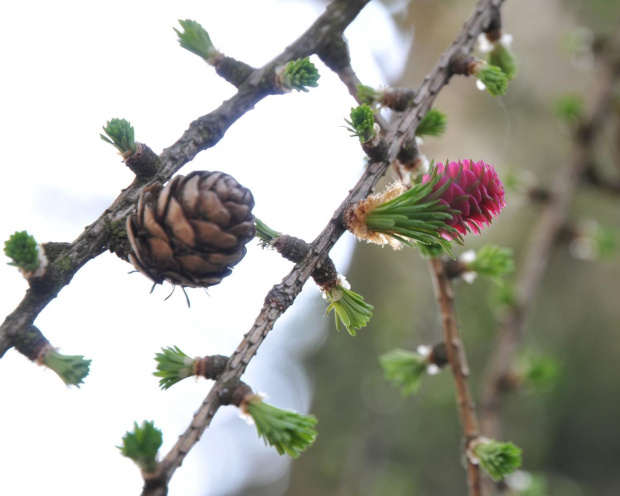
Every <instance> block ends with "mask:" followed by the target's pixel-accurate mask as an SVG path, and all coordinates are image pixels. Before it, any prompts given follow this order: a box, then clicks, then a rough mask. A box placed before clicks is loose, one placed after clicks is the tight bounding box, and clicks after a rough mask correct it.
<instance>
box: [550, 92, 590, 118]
mask: <svg viewBox="0 0 620 496" xmlns="http://www.w3.org/2000/svg"><path fill="white" fill-rule="evenodd" d="M555 113H556V115H557V116H558V117H559V118H560V119H562V120H563V121H565V122H568V123H571V124H572V123H575V122H577V121H578V120H579V119H581V118H583V115H584V113H585V111H584V102H583V98H582V97H581V96H580V95H576V94H573V93H569V94H566V95H563V96H561V97H560V98H558V100H557V101H556V102H555Z"/></svg>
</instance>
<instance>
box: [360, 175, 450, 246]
mask: <svg viewBox="0 0 620 496" xmlns="http://www.w3.org/2000/svg"><path fill="white" fill-rule="evenodd" d="M439 179H440V177H439V175H438V174H437V168H436V167H435V168H432V173H431V177H430V180H429V181H428V182H426V183H423V184H416V185H414V186H413V187H412V188H411V189H409V190H407V191H406V192H404V193H403V194H401V195H399V196H397V197H396V198H393V199H392V200H389V201H387V202H385V203H382V204H381V205H379V206H378V207H376V208H375V209H374V210H373V211H372V212H370V213H369V214H368V217H367V218H366V226H367V227H368V229H369V230H371V231H375V232H378V233H381V234H384V235H386V236H390V237H392V238H394V239H396V240H397V241H399V242H400V243H402V244H404V245H406V246H413V243H412V242H416V243H421V244H423V245H439V246H441V247H442V248H443V249H444V250H445V251H446V252H447V253H448V254H449V255H450V256H452V257H453V258H454V256H453V255H452V252H451V251H450V248H451V244H450V242H449V241H448V240H446V239H445V238H443V237H442V235H441V234H440V233H441V232H447V233H450V234H451V235H454V239H455V240H456V241H457V242H458V243H462V236H461V235H460V234H459V232H458V231H457V230H456V229H454V228H453V227H450V226H449V225H448V224H447V223H446V221H449V220H451V219H452V216H453V215H452V214H453V213H454V212H453V211H452V210H451V209H450V208H449V207H447V206H446V205H445V204H444V203H441V195H442V194H443V192H444V191H445V190H446V189H447V188H448V187H449V186H450V182H449V181H447V182H446V183H445V184H444V185H443V186H442V187H441V188H439V189H437V191H435V192H434V193H433V188H434V187H435V185H436V184H437V183H438V182H439Z"/></svg>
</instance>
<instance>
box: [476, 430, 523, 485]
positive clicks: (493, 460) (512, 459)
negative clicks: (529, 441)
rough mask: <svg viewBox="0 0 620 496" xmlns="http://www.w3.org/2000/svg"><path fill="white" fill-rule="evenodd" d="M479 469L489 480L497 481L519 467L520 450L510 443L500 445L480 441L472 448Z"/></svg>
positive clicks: (490, 440)
mask: <svg viewBox="0 0 620 496" xmlns="http://www.w3.org/2000/svg"><path fill="white" fill-rule="evenodd" d="M473 453H474V455H475V456H476V458H478V460H479V463H480V468H481V469H482V470H484V471H485V472H486V473H487V474H489V476H490V477H491V479H493V480H494V481H499V480H501V479H503V478H504V477H506V476H507V475H510V474H512V473H513V472H514V471H515V470H517V469H518V468H519V467H520V466H521V448H518V447H517V446H515V445H514V444H512V443H501V442H499V441H495V440H493V439H488V440H481V441H478V442H477V444H476V445H475V446H474V448H473Z"/></svg>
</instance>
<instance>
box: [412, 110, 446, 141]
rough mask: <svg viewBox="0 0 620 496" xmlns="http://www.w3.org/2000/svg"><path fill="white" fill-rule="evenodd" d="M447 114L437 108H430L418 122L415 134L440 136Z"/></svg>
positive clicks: (444, 127)
mask: <svg viewBox="0 0 620 496" xmlns="http://www.w3.org/2000/svg"><path fill="white" fill-rule="evenodd" d="M447 122H448V116H447V115H446V114H444V113H443V112H440V111H439V110H437V109H434V108H432V109H430V110H429V111H428V112H426V115H425V116H424V117H423V118H422V120H421V121H420V124H418V127H417V129H416V130H415V134H416V136H441V135H442V134H443V133H444V132H445V131H446V125H447Z"/></svg>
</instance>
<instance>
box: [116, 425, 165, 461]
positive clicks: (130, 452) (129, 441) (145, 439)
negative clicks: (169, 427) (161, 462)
mask: <svg viewBox="0 0 620 496" xmlns="http://www.w3.org/2000/svg"><path fill="white" fill-rule="evenodd" d="M162 442H163V435H162V432H161V431H160V430H159V429H157V428H156V427H155V425H154V422H152V421H151V422H147V421H146V420H145V421H144V422H142V425H141V426H139V425H138V423H137V422H134V423H133V431H131V432H130V431H128V432H127V433H126V434H125V436H124V437H123V444H121V446H117V448H118V449H120V450H121V454H122V455H123V456H126V457H127V458H131V459H132V460H133V461H134V462H136V464H137V465H138V466H139V467H140V468H141V469H142V470H143V471H144V472H147V473H152V472H154V471H155V469H156V468H157V452H158V451H159V448H160V447H161V445H162Z"/></svg>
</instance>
